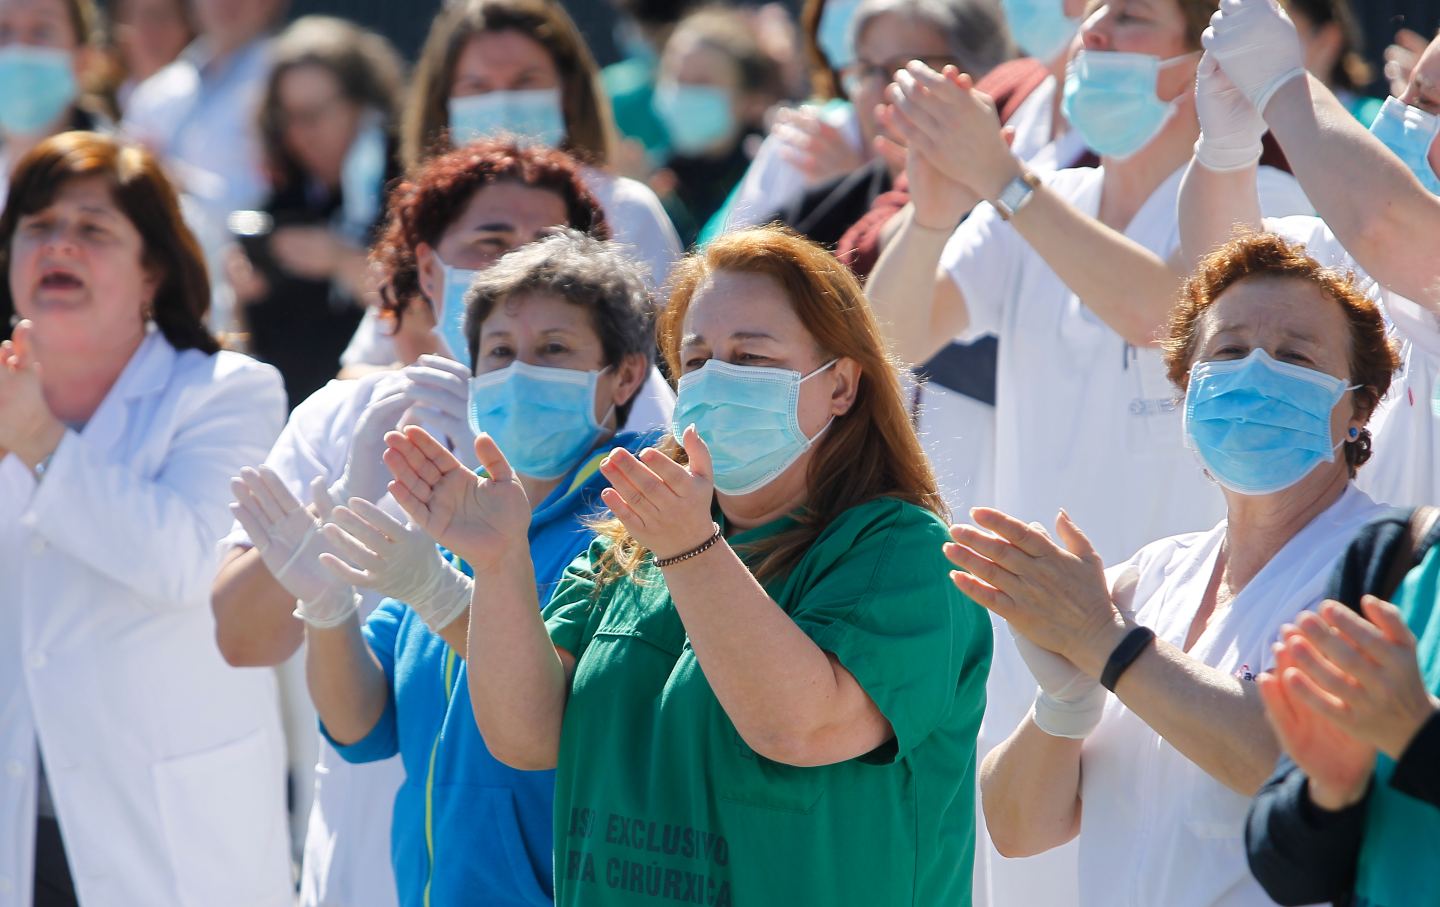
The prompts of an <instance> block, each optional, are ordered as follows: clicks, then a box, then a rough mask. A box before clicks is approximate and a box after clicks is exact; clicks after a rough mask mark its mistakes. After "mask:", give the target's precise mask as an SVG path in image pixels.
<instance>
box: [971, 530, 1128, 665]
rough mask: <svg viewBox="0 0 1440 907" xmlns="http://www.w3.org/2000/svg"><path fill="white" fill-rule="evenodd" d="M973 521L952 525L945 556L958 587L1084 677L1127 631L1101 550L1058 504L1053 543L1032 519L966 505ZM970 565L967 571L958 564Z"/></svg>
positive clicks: (1100, 661)
mask: <svg viewBox="0 0 1440 907" xmlns="http://www.w3.org/2000/svg"><path fill="white" fill-rule="evenodd" d="M970 518H971V519H973V520H974V521H975V524H976V525H974V526H952V527H951V529H950V537H951V538H952V539H954V541H953V542H951V543H947V544H946V545H945V556H946V557H948V558H949V559H950V561H951V562H952V563H953V564H955V566H957V567H959V568H961V569H960V570H957V571H952V572H951V574H950V577H951V579H952V580H953V581H954V583H955V585H956V587H957V588H959V589H960V591H961V592H964V593H965V594H966V595H968V596H970V597H971V598H973V599H974V600H975V601H976V602H978V603H979V604H981V605H982V606H984V607H986V608H988V609H989V610H991V611H994V612H995V613H996V614H998V615H1000V616H1001V617H1003V618H1005V620H1006V622H1007V623H1009V624H1010V626H1011V627H1012V628H1013V629H1014V631H1015V632H1017V633H1019V634H1020V635H1021V636H1024V637H1025V638H1026V639H1028V640H1030V641H1031V642H1032V643H1034V644H1035V645H1037V646H1039V647H1040V648H1042V649H1047V650H1049V651H1051V652H1054V653H1056V654H1058V655H1061V656H1064V657H1065V658H1066V659H1067V660H1069V661H1070V663H1071V664H1073V665H1075V666H1076V667H1077V668H1079V669H1080V670H1082V671H1084V672H1085V673H1086V674H1087V675H1088V676H1090V677H1099V676H1100V672H1101V669H1102V668H1103V667H1104V665H1105V660H1106V659H1107V658H1108V657H1109V656H1110V652H1111V651H1113V649H1114V647H1115V645H1116V644H1117V643H1118V642H1119V638H1120V637H1122V636H1123V635H1124V634H1125V623H1124V618H1123V617H1122V615H1121V614H1120V611H1119V609H1117V608H1116V607H1115V604H1114V602H1113V601H1112V600H1111V597H1110V588H1109V585H1108V584H1107V583H1106V581H1105V567H1104V564H1103V563H1102V562H1101V560H1100V555H1099V554H1097V553H1096V552H1095V549H1094V547H1093V546H1091V544H1090V540H1089V539H1087V538H1086V537H1085V534H1084V533H1083V532H1081V531H1080V527H1078V526H1076V525H1075V523H1074V522H1073V521H1072V520H1071V519H1070V516H1069V515H1068V514H1066V513H1065V512H1064V511H1063V510H1062V511H1061V512H1060V516H1059V518H1058V519H1056V521H1055V529H1056V533H1057V534H1058V535H1059V537H1060V539H1061V541H1062V542H1063V543H1064V545H1063V547H1062V546H1061V545H1059V544H1056V543H1055V541H1053V540H1052V539H1051V538H1050V536H1049V534H1048V533H1046V532H1045V530H1044V528H1043V527H1041V526H1040V525H1039V524H1038V523H1023V522H1021V521H1020V520H1017V519H1015V518H1014V517H1012V516H1009V515H1008V514H1004V513H1001V512H1000V511H998V510H992V509H990V508H988V507H976V508H974V509H972V510H971V511H970ZM961 571H968V572H961Z"/></svg>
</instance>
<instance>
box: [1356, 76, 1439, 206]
mask: <svg viewBox="0 0 1440 907" xmlns="http://www.w3.org/2000/svg"><path fill="white" fill-rule="evenodd" d="M1370 134H1371V135H1373V136H1375V138H1377V139H1379V140H1380V141H1381V142H1382V143H1384V145H1385V147H1386V148H1389V149H1390V150H1391V151H1393V152H1395V156H1396V157H1398V158H1400V160H1401V161H1403V162H1404V164H1405V166H1406V167H1409V168H1410V172H1411V173H1413V174H1415V178H1416V179H1418V180H1420V184H1421V185H1422V186H1424V187H1425V188H1426V189H1429V190H1430V192H1431V193H1432V194H1434V195H1440V176H1436V175H1435V168H1434V167H1432V166H1430V146H1432V145H1434V144H1435V136H1437V135H1440V116H1436V115H1435V114H1433V113H1426V112H1425V111H1423V110H1421V109H1420V108H1418V107H1411V106H1410V105H1408V104H1406V103H1405V102H1404V101H1402V100H1400V99H1399V98H1386V99H1385V103H1384V104H1382V105H1381V106H1380V113H1378V114H1376V116H1375V122H1373V123H1371V124H1370Z"/></svg>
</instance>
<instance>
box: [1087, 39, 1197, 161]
mask: <svg viewBox="0 0 1440 907" xmlns="http://www.w3.org/2000/svg"><path fill="white" fill-rule="evenodd" d="M1191 56H1193V55H1192V54H1182V55H1181V56H1178V57H1172V58H1170V59H1168V60H1161V59H1160V58H1159V57H1152V56H1150V55H1149V54H1128V53H1120V52H1118V51H1094V50H1082V51H1080V52H1079V53H1078V54H1076V55H1075V56H1074V58H1073V59H1071V60H1070V65H1069V66H1068V67H1066V70H1065V93H1064V96H1063V101H1062V109H1063V110H1064V112H1065V119H1067V120H1069V121H1070V125H1071V126H1074V127H1075V129H1076V130H1077V131H1079V133H1080V136H1081V138H1083V139H1085V144H1086V145H1088V146H1089V147H1090V148H1092V149H1094V151H1095V152H1096V153H1097V154H1100V155H1104V156H1105V157H1113V158H1127V157H1130V156H1131V155H1133V154H1135V153H1136V152H1137V151H1139V150H1140V149H1141V148H1144V147H1145V146H1146V145H1147V144H1149V142H1150V140H1151V139H1153V138H1155V136H1156V134H1158V133H1159V132H1160V129H1161V127H1163V126H1164V125H1165V121H1166V120H1168V119H1170V114H1171V113H1172V112H1173V111H1174V109H1175V104H1174V102H1169V101H1162V100H1160V98H1159V97H1158V96H1157V95H1156V94H1155V87H1156V84H1157V83H1158V81H1159V79H1160V70H1162V69H1164V68H1165V67H1167V66H1172V65H1174V64H1176V63H1179V62H1181V61H1183V60H1186V59H1189V58H1190V57H1191Z"/></svg>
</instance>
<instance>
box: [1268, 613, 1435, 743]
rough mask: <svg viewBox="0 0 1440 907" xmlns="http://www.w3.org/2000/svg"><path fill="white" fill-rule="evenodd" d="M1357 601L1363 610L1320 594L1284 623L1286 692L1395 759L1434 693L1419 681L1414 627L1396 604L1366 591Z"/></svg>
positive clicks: (1427, 713)
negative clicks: (1309, 608) (1288, 661)
mask: <svg viewBox="0 0 1440 907" xmlns="http://www.w3.org/2000/svg"><path fill="white" fill-rule="evenodd" d="M1360 606H1361V608H1362V609H1363V610H1364V612H1365V617H1364V618H1362V617H1361V616H1360V615H1358V614H1356V613H1355V612H1354V611H1351V610H1350V609H1349V608H1346V607H1345V606H1344V605H1342V604H1340V603H1339V602H1333V601H1327V602H1325V603H1323V604H1322V605H1321V606H1320V611H1319V613H1318V614H1317V613H1314V612H1306V613H1304V614H1301V615H1300V616H1299V617H1298V618H1297V619H1296V620H1295V625H1294V626H1287V627H1286V628H1285V630H1284V633H1285V636H1286V644H1287V645H1288V646H1289V648H1290V650H1291V652H1292V654H1293V656H1294V661H1295V666H1296V668H1297V669H1298V670H1297V671H1296V672H1295V676H1294V688H1293V689H1291V690H1290V692H1291V693H1292V695H1293V698H1295V699H1296V700H1298V701H1300V702H1303V703H1304V704H1305V705H1306V706H1307V707H1309V708H1310V709H1313V710H1314V711H1315V712H1316V713H1318V714H1320V715H1324V716H1325V717H1326V718H1328V719H1329V720H1330V721H1332V722H1334V723H1335V725H1336V726H1337V727H1339V728H1340V729H1341V730H1343V731H1344V732H1345V733H1347V734H1349V735H1351V736H1352V737H1354V738H1356V739H1357V740H1360V741H1362V742H1364V743H1365V744H1367V745H1368V746H1370V747H1373V748H1374V749H1377V750H1379V751H1380V752H1382V753H1385V754H1386V755H1388V756H1390V758H1392V759H1399V758H1400V756H1401V754H1403V753H1404V752H1405V748H1406V747H1408V746H1409V745H1410V741H1411V740H1412V739H1414V737H1415V734H1416V732H1418V731H1419V730H1420V727H1421V725H1423V724H1424V723H1425V722H1426V721H1428V720H1429V719H1430V718H1431V717H1432V716H1433V715H1434V714H1435V712H1436V710H1437V709H1440V701H1437V700H1436V698H1435V697H1434V696H1432V695H1431V694H1430V691H1429V690H1428V689H1426V687H1425V681H1424V678H1423V677H1422V676H1421V674H1420V665H1419V660H1418V658H1417V656H1416V652H1415V635H1414V634H1413V633H1411V632H1410V628H1409V627H1408V626H1406V624H1405V620H1404V618H1403V617H1402V616H1401V615H1400V611H1399V609H1398V608H1396V607H1395V606H1394V605H1392V604H1390V603H1389V602H1385V601H1381V600H1380V599H1378V598H1376V597H1375V596H1373V595H1367V596H1365V598H1364V599H1362V600H1361V603H1360ZM1365 618H1369V620H1368V621H1367V620H1366V619H1365ZM1287 674H1288V672H1287ZM1286 679H1287V681H1288V680H1289V679H1290V678H1289V677H1287V678H1286Z"/></svg>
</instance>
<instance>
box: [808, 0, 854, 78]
mask: <svg viewBox="0 0 1440 907" xmlns="http://www.w3.org/2000/svg"><path fill="white" fill-rule="evenodd" d="M859 8H860V0H825V6H824V7H823V8H822V9H821V10H820V24H819V27H818V28H816V30H815V43H816V44H818V45H820V52H821V53H823V54H824V55H825V62H827V63H829V64H830V68H831V69H833V70H835V71H836V72H839V71H840V70H842V69H844V68H845V67H847V66H849V65H850V64H851V63H854V62H855V40H854V35H852V34H851V32H850V24H851V23H852V22H854V21H855V11H856V10H857V9H859Z"/></svg>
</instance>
